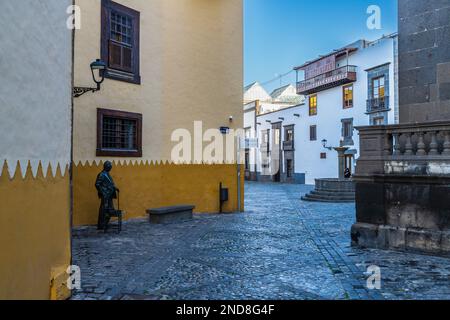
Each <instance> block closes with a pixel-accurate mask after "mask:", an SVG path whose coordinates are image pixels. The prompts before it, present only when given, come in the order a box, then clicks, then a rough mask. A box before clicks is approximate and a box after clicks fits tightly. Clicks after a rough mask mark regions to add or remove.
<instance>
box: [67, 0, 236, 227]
mask: <svg viewBox="0 0 450 320" xmlns="http://www.w3.org/2000/svg"><path fill="white" fill-rule="evenodd" d="M75 2H76V4H77V5H78V6H80V8H81V13H82V28H81V30H77V31H76V33H75V79H74V81H75V85H76V86H91V85H92V77H91V73H90V70H89V64H90V63H91V62H92V61H93V60H94V59H96V58H100V42H101V41H100V40H101V36H100V34H101V30H100V29H101V20H100V9H101V0H76V1H75ZM115 2H117V3H120V4H123V5H125V6H127V7H130V8H132V9H134V10H137V11H139V12H140V75H141V79H142V81H141V82H142V83H141V84H140V85H135V84H130V83H126V82H121V81H117V80H110V79H106V80H105V82H104V83H103V84H102V89H101V91H100V92H96V93H95V94H91V93H88V94H86V95H84V96H82V97H80V98H77V99H75V100H74V163H75V164H76V166H75V167H74V215H73V221H74V224H75V225H84V224H95V223H96V221H97V214H98V205H99V200H98V199H97V194H96V191H95V188H94V182H95V178H96V176H97V174H98V173H99V172H100V171H101V166H99V165H86V163H90V164H92V163H95V162H96V163H99V162H100V161H105V160H112V161H115V162H118V161H120V162H121V163H123V164H121V165H118V166H115V168H114V169H113V172H112V175H113V177H114V179H115V182H116V184H117V185H118V187H119V188H120V189H121V191H122V193H121V206H122V208H123V209H124V210H126V211H127V217H128V218H131V217H142V216H144V215H145V210H146V209H148V208H151V207H158V206H164V205H176V204H193V205H196V212H208V213H209V212H218V211H219V204H218V187H219V182H221V181H222V182H224V184H225V185H226V186H227V187H229V188H230V201H229V202H228V203H227V204H226V206H225V210H226V211H237V210H238V206H237V169H236V165H235V164H234V165H222V164H220V165H214V166H209V165H180V166H177V165H137V164H136V163H141V162H151V161H154V162H158V163H159V162H160V161H164V162H165V161H171V151H172V148H173V147H174V146H175V144H176V143H172V142H171V135H172V132H173V131H174V130H176V129H180V128H183V129H187V130H189V131H190V132H191V134H192V137H194V134H193V131H194V130H193V127H194V121H202V123H203V132H205V131H206V130H207V129H212V128H213V129H218V128H220V127H221V126H227V127H230V128H231V129H239V128H241V127H242V123H243V112H242V95H243V89H242V88H243V53H242V52H243V24H242V23H243V8H242V0H117V1H115ZM97 108H105V109H113V110H121V111H128V112H135V113H141V114H142V115H143V128H142V129H143V130H142V140H143V143H142V147H143V156H142V158H126V159H124V158H114V157H108V158H105V157H103V158H102V157H96V140H97V136H96V135H97V119H96V118H97ZM230 116H232V117H233V122H230V121H229V118H230ZM224 144H225V143H224ZM192 145H193V143H192ZM206 145H207V144H206V143H205V144H204V146H206ZM233 152H235V150H233ZM125 161H126V163H127V164H125ZM80 163H81V164H80ZM242 181H243V180H242ZM242 195H243V183H242ZM243 203H244V201H242V209H243Z"/></svg>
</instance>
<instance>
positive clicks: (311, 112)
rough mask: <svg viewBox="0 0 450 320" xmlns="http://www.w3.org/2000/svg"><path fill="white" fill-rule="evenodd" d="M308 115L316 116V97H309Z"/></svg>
mask: <svg viewBox="0 0 450 320" xmlns="http://www.w3.org/2000/svg"><path fill="white" fill-rule="evenodd" d="M309 115H310V116H315V115H317V95H313V96H310V97H309Z"/></svg>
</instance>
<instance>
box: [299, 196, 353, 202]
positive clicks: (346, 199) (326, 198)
mask: <svg viewBox="0 0 450 320" xmlns="http://www.w3.org/2000/svg"><path fill="white" fill-rule="evenodd" d="M305 197H306V198H309V199H317V200H330V201H333V200H343V201H355V198H354V197H338V196H335V197H333V196H318V195H314V194H308V195H306V196H305Z"/></svg>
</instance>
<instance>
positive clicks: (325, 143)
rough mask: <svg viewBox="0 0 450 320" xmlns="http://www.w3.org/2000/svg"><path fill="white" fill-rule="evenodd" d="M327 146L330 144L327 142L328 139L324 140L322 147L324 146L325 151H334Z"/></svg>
mask: <svg viewBox="0 0 450 320" xmlns="http://www.w3.org/2000/svg"><path fill="white" fill-rule="evenodd" d="M327 144H328V140H327V139H323V140H322V145H323V147H324V148H325V149H328V150H333V147H328V146H327Z"/></svg>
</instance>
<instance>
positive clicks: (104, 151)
mask: <svg viewBox="0 0 450 320" xmlns="http://www.w3.org/2000/svg"><path fill="white" fill-rule="evenodd" d="M105 117H110V118H117V119H123V120H131V121H136V149H135V150H123V149H113V148H104V147H103V119H104V118H105ZM97 157H130V158H140V157H142V114H140V113H132V112H126V111H118V110H110V109H97Z"/></svg>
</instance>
